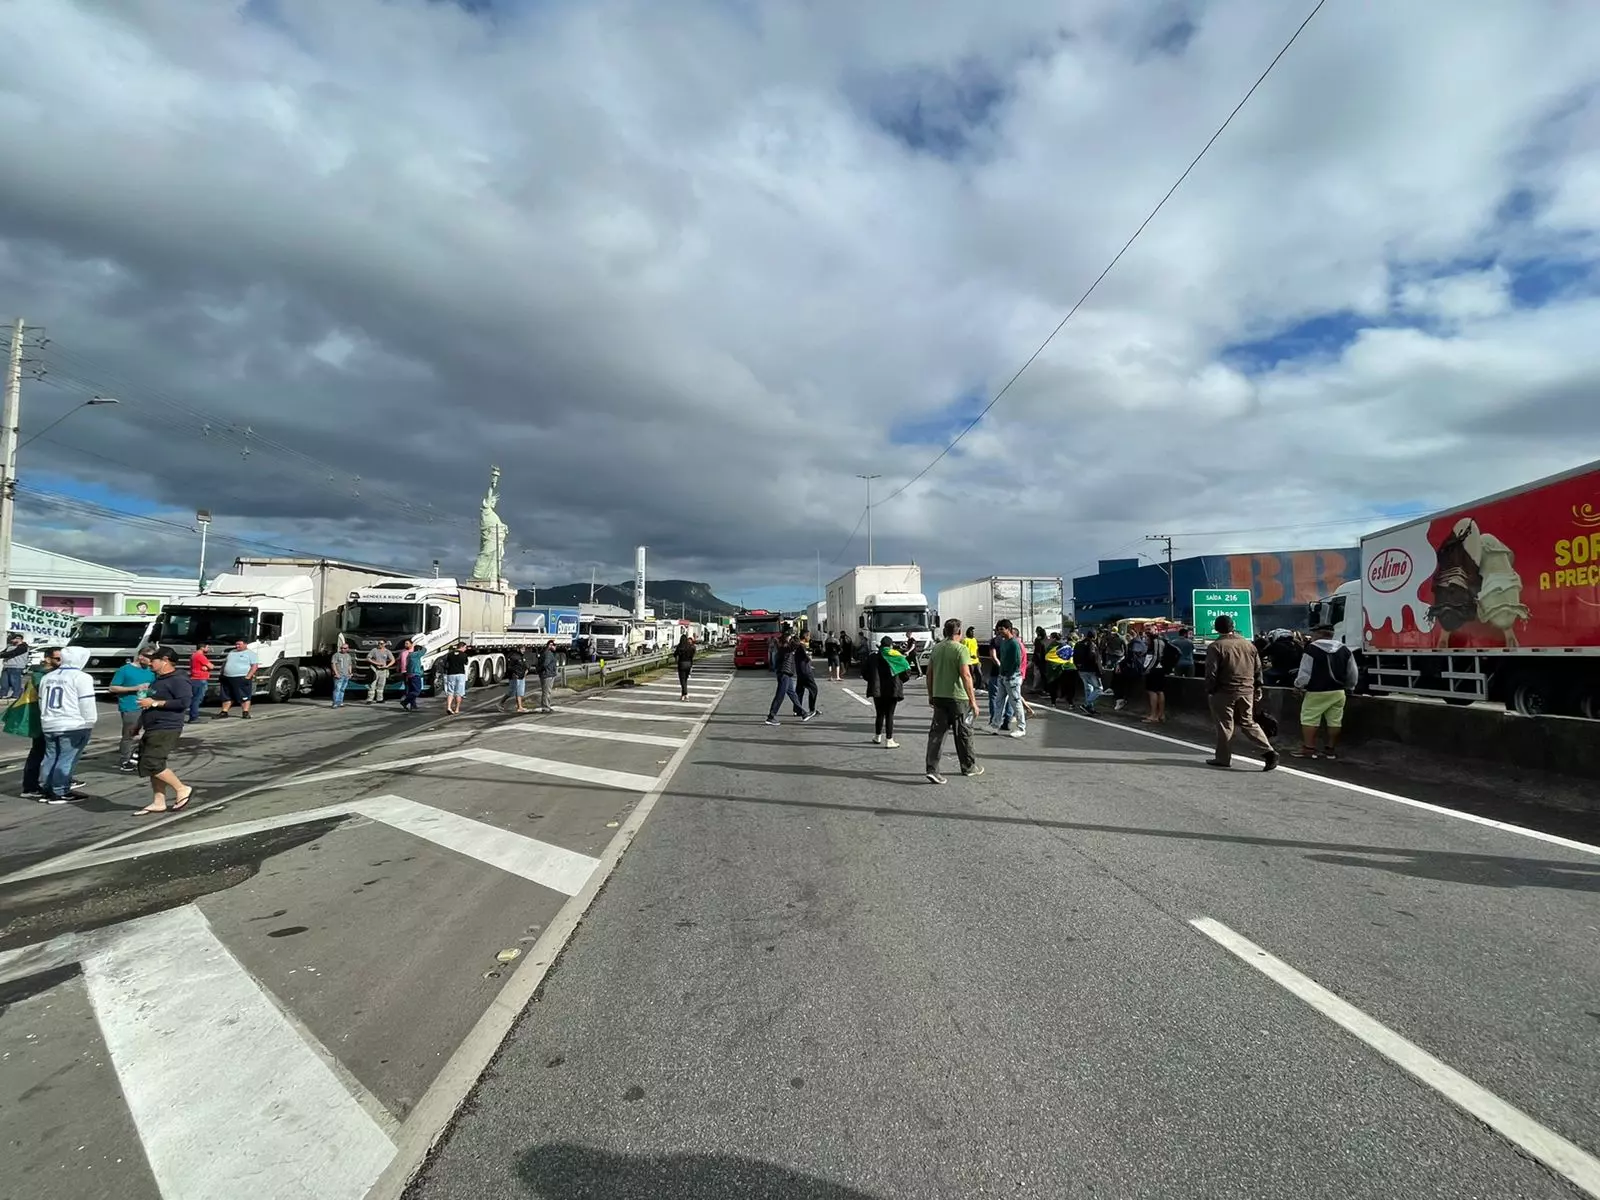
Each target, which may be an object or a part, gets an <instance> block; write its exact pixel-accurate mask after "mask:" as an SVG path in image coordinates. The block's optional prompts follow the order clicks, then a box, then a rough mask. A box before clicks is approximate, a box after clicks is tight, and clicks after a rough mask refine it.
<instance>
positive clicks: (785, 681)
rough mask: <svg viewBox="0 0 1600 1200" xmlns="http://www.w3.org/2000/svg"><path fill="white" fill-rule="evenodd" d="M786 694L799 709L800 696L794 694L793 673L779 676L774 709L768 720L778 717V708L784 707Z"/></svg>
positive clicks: (773, 704) (773, 700)
mask: <svg viewBox="0 0 1600 1200" xmlns="http://www.w3.org/2000/svg"><path fill="white" fill-rule="evenodd" d="M785 696H787V697H789V701H790V703H792V704H793V705H794V706H795V708H797V709H798V708H799V707H800V697H798V696H796V695H795V694H794V676H793V675H779V676H778V690H777V692H776V693H775V694H774V695H773V697H772V711H771V712H769V713H768V714H767V720H769V721H773V720H776V719H777V716H778V709H780V708H782V707H783V698H784V697H785Z"/></svg>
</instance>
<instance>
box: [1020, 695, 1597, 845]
mask: <svg viewBox="0 0 1600 1200" xmlns="http://www.w3.org/2000/svg"><path fill="white" fill-rule="evenodd" d="M1034 711H1035V712H1040V713H1045V714H1047V715H1050V716H1056V717H1071V718H1072V719H1073V720H1075V721H1086V722H1088V723H1089V724H1091V725H1095V726H1098V727H1099V728H1101V729H1116V730H1120V731H1121V732H1123V733H1131V734H1133V735H1134V736H1135V737H1142V738H1150V739H1151V740H1152V741H1157V742H1167V743H1168V744H1170V745H1173V746H1182V747H1184V748H1185V749H1187V750H1198V751H1201V752H1203V753H1205V754H1211V753H1213V752H1214V751H1215V750H1216V747H1215V746H1203V745H1201V744H1199V743H1198V742H1186V741H1183V740H1182V739H1181V738H1175V737H1169V736H1168V735H1166V734H1164V733H1154V732H1152V731H1151V730H1148V729H1133V728H1131V727H1129V726H1127V725H1118V724H1114V723H1112V722H1110V721H1107V720H1106V719H1105V718H1104V717H1086V716H1084V715H1083V714H1082V713H1074V712H1063V711H1061V710H1060V709H1058V708H1055V709H1052V708H1044V707H1042V706H1041V707H1037V708H1035V710H1034ZM1234 761H1235V762H1242V763H1248V764H1250V765H1252V766H1256V765H1259V764H1260V762H1261V760H1260V759H1259V758H1243V757H1240V756H1239V755H1235V756H1234ZM1278 774H1280V775H1293V776H1294V777H1295V778H1296V779H1309V780H1310V781H1311V782H1313V783H1320V784H1323V785H1325V786H1327V787H1331V788H1339V789H1341V790H1342V791H1346V792H1355V793H1356V794H1358V795H1361V796H1371V797H1373V798H1374V799H1377V800H1388V801H1390V802H1391V803H1394V804H1403V805H1405V806H1406V807H1407V808H1416V809H1421V810H1422V811H1423V812H1430V813H1436V814H1437V815H1439V816H1441V817H1453V818H1454V819H1455V820H1457V821H1467V822H1470V823H1471V824H1473V825H1482V826H1484V827H1486V828H1488V829H1498V830H1500V831H1501V832H1502V833H1514V834H1517V835H1519V836H1520V837H1526V838H1533V839H1534V840H1535V841H1540V842H1547V843H1549V844H1550V845H1552V846H1561V847H1563V848H1564V849H1567V850H1579V851H1582V852H1583V853H1584V854H1596V855H1600V846H1594V845H1590V844H1589V843H1588V842H1579V841H1575V840H1574V839H1572V838H1565V837H1561V836H1560V835H1558V834H1554V833H1543V832H1541V831H1540V830H1537V829H1529V828H1527V827H1526V826H1524V825H1513V824H1511V823H1510V822H1509V821H1496V820H1495V819H1494V818H1492V817H1480V816H1479V815H1478V814H1477V813H1469V812H1460V811H1458V810H1456V809H1453V808H1445V807H1444V806H1443V805H1439V804H1429V803H1428V802H1427V801H1426V800H1413V799H1412V798H1411V797H1410V796H1399V795H1396V794H1395V793H1394V792H1384V791H1379V790H1378V789H1377V788H1370V787H1367V786H1366V785H1364V784H1360V783H1351V782H1350V781H1349V780H1345V779H1333V778H1330V777H1329V776H1327V775H1319V774H1315V773H1314V772H1311V771H1299V770H1296V769H1295V768H1294V767H1286V766H1282V765H1280V766H1279V767H1278Z"/></svg>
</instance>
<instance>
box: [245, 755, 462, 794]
mask: <svg viewBox="0 0 1600 1200" xmlns="http://www.w3.org/2000/svg"><path fill="white" fill-rule="evenodd" d="M382 748H383V747H379V749H382ZM458 753H459V752H457V751H454V750H447V751H445V752H444V753H443V754H421V755H418V756H417V757H415V758H391V759H388V760H386V761H384V762H377V763H368V764H367V765H366V766H362V767H343V768H341V769H340V770H337V771H321V772H319V773H318V774H316V775H294V776H291V777H290V778H288V779H285V780H284V781H283V782H282V783H269V784H267V785H266V786H265V787H263V788H262V789H261V790H262V791H264V792H267V791H278V790H281V789H283V788H290V787H303V786H305V785H306V784H308V783H329V782H331V781H333V780H335V779H350V778H353V777H354V776H356V775H370V774H371V773H372V772H373V771H399V770H403V769H405V768H406V767H421V766H426V765H427V764H428V763H436V762H445V761H448V760H449V759H452V758H456V757H458Z"/></svg>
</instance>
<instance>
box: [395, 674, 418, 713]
mask: <svg viewBox="0 0 1600 1200" xmlns="http://www.w3.org/2000/svg"><path fill="white" fill-rule="evenodd" d="M420 695H422V676H421V675H407V676H406V694H405V699H403V700H401V701H400V706H401V707H402V708H409V709H410V710H411V711H412V712H416V711H417V697H418V696H420Z"/></svg>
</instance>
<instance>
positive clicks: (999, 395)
mask: <svg viewBox="0 0 1600 1200" xmlns="http://www.w3.org/2000/svg"><path fill="white" fill-rule="evenodd" d="M1326 3H1327V0H1317V3H1316V5H1315V6H1314V7H1313V8H1312V9H1311V11H1310V12H1309V13H1307V14H1306V17H1305V20H1303V21H1301V22H1300V24H1299V26H1298V27H1296V29H1295V31H1294V32H1293V33H1292V34H1290V35H1289V40H1288V41H1286V42H1285V43H1284V44H1283V46H1282V48H1280V49H1279V51H1278V52H1277V54H1275V55H1273V56H1272V61H1271V62H1269V63H1268V64H1267V67H1266V70H1264V71H1262V72H1261V74H1260V75H1259V76H1257V78H1256V81H1255V82H1254V83H1252V84H1251V85H1250V90H1249V91H1247V92H1245V94H1244V97H1243V98H1242V99H1241V100H1240V101H1239V103H1237V104H1235V105H1234V106H1233V110H1232V111H1231V112H1229V113H1228V115H1227V117H1226V118H1225V119H1224V120H1223V122H1222V124H1221V125H1219V126H1218V127H1217V130H1216V132H1215V133H1213V134H1212V135H1211V136H1210V138H1208V139H1207V140H1206V144H1205V145H1204V146H1202V147H1200V153H1198V154H1196V155H1195V156H1194V158H1193V159H1191V160H1190V162H1189V165H1188V166H1187V167H1185V168H1184V169H1183V174H1181V175H1179V176H1178V178H1177V181H1176V182H1175V183H1174V184H1173V185H1172V186H1171V187H1169V188H1168V189H1167V192H1166V195H1164V196H1162V197H1161V199H1160V200H1159V201H1158V202H1157V204H1156V206H1155V207H1154V208H1153V209H1151V210H1150V213H1149V215H1148V216H1146V217H1145V219H1144V220H1143V221H1141V222H1139V227H1138V228H1137V229H1135V230H1134V231H1133V234H1132V235H1131V236H1130V237H1129V238H1128V240H1127V241H1126V242H1124V243H1123V244H1122V249H1120V250H1118V251H1117V252H1116V254H1115V255H1113V256H1112V258H1111V261H1110V262H1109V263H1107V264H1106V267H1105V270H1103V271H1101V272H1100V274H1099V275H1097V276H1095V279H1094V282H1093V283H1091V284H1090V285H1089V286H1088V287H1087V288H1086V289H1084V292H1083V295H1081V296H1079V297H1078V300H1077V303H1075V304H1074V305H1073V306H1072V307H1071V308H1070V309H1069V310H1068V311H1067V315H1066V316H1064V317H1062V318H1061V320H1060V321H1059V322H1057V324H1056V327H1055V328H1054V329H1052V330H1051V331H1050V334H1049V336H1048V337H1046V338H1045V339H1044V341H1042V342H1040V343H1039V347H1038V349H1036V350H1035V351H1034V352H1033V353H1032V354H1030V355H1029V356H1028V358H1027V361H1025V362H1024V363H1023V364H1022V365H1021V366H1020V367H1018V368H1017V371H1016V373H1015V374H1014V375H1012V376H1011V378H1010V379H1008V380H1006V383H1005V386H1004V387H1002V388H1001V389H1000V390H999V391H998V392H996V393H995V394H994V396H993V397H992V398H991V399H990V400H989V402H988V403H987V404H985V405H984V406H983V408H982V410H981V411H979V413H978V415H977V416H975V417H973V418H972V420H970V421H969V422H967V424H966V426H965V427H964V428H963V429H962V430H961V432H960V433H958V434H956V436H955V437H954V438H952V439H951V441H950V444H949V445H948V446H946V447H945V448H944V449H943V450H941V451H939V453H938V454H937V455H935V456H934V458H933V461H932V462H930V463H929V464H928V465H927V466H925V467H923V468H922V470H920V471H918V472H917V473H916V474H915V475H913V476H912V477H911V478H910V479H908V480H906V481H905V482H904V483H902V484H901V485H900V486H899V487H897V488H896V489H895V490H894V491H892V492H890V493H889V494H888V495H887V496H885V497H884V498H883V499H882V500H879V501H878V503H877V504H876V505H874V506H873V507H875V508H877V507H881V506H883V505H885V504H888V503H889V502H890V501H891V500H894V499H895V498H896V497H898V496H900V495H902V494H903V493H904V492H905V491H906V489H907V488H909V487H911V485H912V484H914V483H916V482H917V481H918V480H919V479H921V478H922V477H923V476H924V475H926V474H927V473H928V472H929V471H931V470H933V468H934V467H936V466H938V465H939V463H940V462H942V461H943V460H944V458H945V456H946V455H948V454H949V453H950V452H951V451H952V450H954V449H955V448H956V447H957V446H958V445H959V444H960V443H961V440H962V439H963V438H965V437H966V436H967V434H969V433H971V432H972V431H973V430H974V429H976V428H977V427H978V423H979V422H981V421H982V420H983V419H984V417H986V416H988V415H989V413H990V411H991V410H992V409H993V408H994V406H995V405H997V404H999V403H1000V401H1001V399H1003V398H1004V396H1005V394H1006V393H1007V392H1009V391H1010V390H1011V387H1012V385H1013V384H1015V383H1016V382H1017V380H1019V379H1021V378H1022V375H1023V373H1024V372H1025V371H1027V369H1028V368H1029V367H1031V366H1032V365H1033V364H1034V361H1035V360H1036V359H1037V358H1038V357H1039V356H1040V355H1041V354H1043V353H1044V352H1045V349H1046V348H1047V347H1048V346H1049V345H1050V343H1051V342H1053V341H1055V339H1056V335H1057V334H1058V333H1060V332H1061V331H1062V329H1064V328H1065V327H1066V324H1067V322H1068V321H1070V320H1072V318H1073V317H1074V316H1075V315H1076V314H1077V312H1078V310H1079V309H1080V308H1082V307H1083V306H1084V304H1085V303H1086V302H1087V301H1088V299H1089V297H1090V296H1092V295H1094V293H1095V290H1096V289H1097V288H1099V286H1100V284H1101V283H1102V282H1103V281H1104V280H1105V278H1106V276H1108V275H1110V274H1111V272H1112V270H1113V269H1114V268H1115V267H1116V265H1117V264H1118V263H1119V262H1121V261H1122V256H1123V255H1125V254H1126V253H1127V252H1128V251H1129V250H1130V249H1131V248H1132V247H1133V244H1134V242H1136V241H1138V240H1139V235H1140V234H1142V233H1143V232H1144V231H1145V228H1146V227H1147V226H1148V225H1149V224H1150V223H1151V222H1152V221H1154V220H1155V219H1156V216H1157V214H1159V213H1160V212H1161V210H1162V209H1163V208H1165V207H1166V204H1167V201H1168V200H1170V199H1172V197H1173V194H1174V193H1176V192H1177V190H1178V189H1179V188H1180V187H1181V186H1183V182H1184V180H1186V179H1188V178H1189V175H1190V173H1191V172H1192V171H1193V170H1194V169H1195V167H1197V166H1199V165H1200V160H1201V159H1203V158H1204V157H1205V156H1206V153H1207V152H1208V151H1209V150H1210V149H1211V147H1212V146H1213V145H1215V144H1216V142H1217V139H1219V138H1220V137H1221V136H1222V135H1223V133H1225V132H1226V131H1227V128H1228V126H1229V125H1231V124H1232V123H1233V119H1234V117H1236V116H1238V115H1239V112H1240V110H1241V109H1243V108H1244V106H1245V105H1246V104H1248V103H1249V101H1250V97H1252V96H1254V95H1255V94H1256V89H1258V88H1259V87H1260V86H1261V85H1262V84H1263V83H1265V82H1266V79H1267V76H1268V75H1270V74H1272V70H1273V68H1274V67H1276V66H1277V65H1278V63H1279V61H1280V60H1281V59H1282V58H1283V56H1284V55H1285V54H1287V53H1289V49H1290V47H1291V46H1293V45H1294V44H1295V42H1296V41H1297V40H1298V39H1299V37H1300V34H1301V33H1302V32H1304V30H1305V28H1306V26H1307V25H1309V24H1311V20H1312V18H1313V17H1315V16H1316V15H1317V13H1319V12H1320V11H1321V10H1322V6H1323V5H1324V4H1326Z"/></svg>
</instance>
